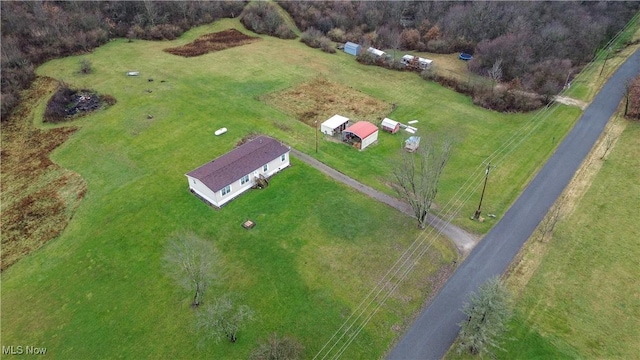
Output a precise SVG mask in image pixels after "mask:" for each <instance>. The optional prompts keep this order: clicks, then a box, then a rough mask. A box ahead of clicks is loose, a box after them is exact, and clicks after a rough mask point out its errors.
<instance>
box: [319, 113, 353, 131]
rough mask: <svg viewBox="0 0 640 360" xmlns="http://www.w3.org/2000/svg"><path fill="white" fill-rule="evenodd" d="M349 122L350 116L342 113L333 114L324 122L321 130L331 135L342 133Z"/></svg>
mask: <svg viewBox="0 0 640 360" xmlns="http://www.w3.org/2000/svg"><path fill="white" fill-rule="evenodd" d="M347 123H349V118H347V117H344V116H342V115H333V116H332V117H330V118H329V120H327V121H325V122H323V123H322V124H321V125H320V131H321V132H322V133H323V134H327V135H330V136H333V135H336V134H340V133H341V132H342V131H343V130H344V129H346V128H347Z"/></svg>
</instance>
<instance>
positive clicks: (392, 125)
mask: <svg viewBox="0 0 640 360" xmlns="http://www.w3.org/2000/svg"><path fill="white" fill-rule="evenodd" d="M398 124H399V122H397V121H395V120H391V119H389V118H384V119H383V120H382V124H381V125H382V126H384V127H388V128H392V129H393V128H395V127H396V126H398Z"/></svg>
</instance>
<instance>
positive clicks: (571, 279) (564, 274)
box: [500, 120, 640, 359]
mask: <svg viewBox="0 0 640 360" xmlns="http://www.w3.org/2000/svg"><path fill="white" fill-rule="evenodd" d="M622 121H625V120H622ZM639 137H640V124H638V123H637V122H629V123H628V124H627V127H626V129H625V130H624V132H623V134H622V135H621V137H620V139H619V140H618V142H617V144H616V147H615V148H614V150H613V151H612V152H611V153H610V154H609V155H608V156H607V159H606V161H605V162H604V164H603V166H602V168H601V169H600V172H599V173H598V174H597V175H596V177H595V180H594V181H593V183H592V184H591V187H590V188H589V190H588V191H587V192H586V194H585V196H584V197H583V198H582V200H581V201H579V202H578V203H577V205H576V207H575V210H574V212H573V213H572V214H571V215H570V217H568V218H567V219H566V220H564V221H562V222H560V223H559V224H558V227H557V230H556V231H555V234H554V237H553V239H552V240H551V243H550V247H549V250H548V253H547V254H546V255H545V257H544V259H543V260H542V263H541V264H540V267H539V268H538V270H537V271H536V273H535V274H534V275H533V277H532V278H531V280H530V281H529V283H528V284H527V285H526V287H525V288H524V289H523V292H522V295H521V297H520V299H519V300H518V302H517V307H516V317H515V319H514V321H513V324H512V331H511V332H510V333H509V334H507V338H511V337H512V338H514V340H513V341H508V342H507V343H506V348H507V350H508V351H507V352H506V353H501V354H500V357H502V358H505V359H514V358H520V359H531V358H541V359H542V358H546V359H550V358H554V359H558V358H590V359H633V358H637V356H638V354H640V287H639V286H638V275H640V271H639V269H640V261H639V260H638V259H640V247H639V246H638V239H639V238H640V227H639V226H638V221H637V220H638V212H639V211H640V205H639V204H640V184H639V183H638V179H640V163H639V162H638V159H639V158H640V143H639V142H638V138H639Z"/></svg>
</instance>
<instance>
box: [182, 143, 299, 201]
mask: <svg viewBox="0 0 640 360" xmlns="http://www.w3.org/2000/svg"><path fill="white" fill-rule="evenodd" d="M289 150H290V149H289V148H288V147H287V146H284V145H283V144H282V143H280V142H279V141H278V140H276V139H273V138H270V137H268V136H259V137H257V138H255V139H253V140H251V141H249V142H246V143H244V144H242V145H240V146H238V147H237V148H235V149H233V150H231V151H229V152H228V153H226V154H224V155H222V156H220V157H218V158H216V159H214V160H212V161H210V162H208V163H206V164H204V165H202V166H200V167H199V168H197V169H195V170H192V171H190V172H189V173H187V176H191V177H193V178H196V179H198V180H200V181H201V182H202V183H203V184H205V185H206V186H207V187H208V188H209V189H211V190H212V191H214V192H215V191H219V190H221V189H222V188H223V187H225V186H227V185H229V184H231V183H233V182H234V181H237V180H239V179H240V178H242V177H243V176H245V175H247V174H249V173H251V172H252V171H254V170H256V169H259V168H260V167H262V166H263V165H264V164H267V163H268V162H270V161H271V160H273V159H276V158H277V157H279V156H281V155H283V154H286V153H288V152H289Z"/></svg>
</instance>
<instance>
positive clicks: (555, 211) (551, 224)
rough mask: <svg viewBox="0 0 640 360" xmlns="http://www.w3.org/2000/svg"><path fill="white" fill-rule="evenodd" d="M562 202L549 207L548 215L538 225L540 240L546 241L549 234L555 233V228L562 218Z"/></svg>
mask: <svg viewBox="0 0 640 360" xmlns="http://www.w3.org/2000/svg"><path fill="white" fill-rule="evenodd" d="M561 210H562V203H561V202H558V203H556V204H555V205H553V206H552V207H551V209H549V212H547V216H545V217H544V219H542V221H541V222H540V225H539V226H538V232H539V233H540V242H545V238H546V237H547V235H550V234H553V230H554V229H555V227H556V225H557V224H558V222H559V221H560V220H562V212H561Z"/></svg>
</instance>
